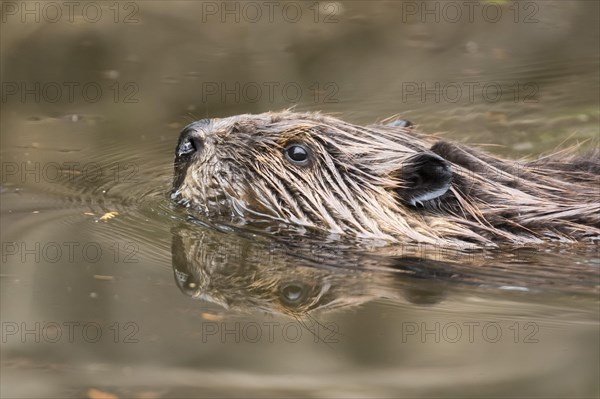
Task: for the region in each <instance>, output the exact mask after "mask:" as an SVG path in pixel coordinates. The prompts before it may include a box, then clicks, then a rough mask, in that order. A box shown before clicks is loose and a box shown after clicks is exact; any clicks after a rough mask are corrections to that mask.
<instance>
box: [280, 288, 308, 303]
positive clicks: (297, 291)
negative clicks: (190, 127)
mask: <svg viewBox="0 0 600 399" xmlns="http://www.w3.org/2000/svg"><path fill="white" fill-rule="evenodd" d="M279 293H280V294H281V295H280V297H281V300H282V302H284V303H285V304H287V305H299V304H300V303H301V302H302V301H303V300H304V298H305V297H306V293H307V290H306V287H305V286H304V284H302V283H288V284H285V285H284V286H282V287H281V288H280V289H279Z"/></svg>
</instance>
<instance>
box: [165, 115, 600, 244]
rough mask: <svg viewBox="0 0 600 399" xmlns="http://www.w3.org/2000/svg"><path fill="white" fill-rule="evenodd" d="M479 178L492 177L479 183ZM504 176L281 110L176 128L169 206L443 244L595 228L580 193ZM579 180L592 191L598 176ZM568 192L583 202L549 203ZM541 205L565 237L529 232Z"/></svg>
mask: <svg viewBox="0 0 600 399" xmlns="http://www.w3.org/2000/svg"><path fill="white" fill-rule="evenodd" d="M486 167H487V171H488V172H489V170H493V171H494V176H490V175H489V174H486V173H483V172H482V168H486ZM509 169H510V168H508V167H507V164H506V163H503V162H502V161H501V160H499V159H497V158H493V157H491V156H489V155H487V154H483V153H481V154H479V153H477V152H475V151H473V150H472V149H469V148H466V149H465V148H462V147H459V146H455V145H451V144H449V143H445V142H439V141H438V140H437V138H435V137H429V136H424V135H421V134H418V133H416V132H413V131H412V129H411V128H410V127H407V126H404V125H398V124H391V125H389V126H384V125H371V126H366V127H362V126H357V125H353V124H350V123H346V122H343V121H341V120H339V119H336V118H333V117H329V116H324V115H321V114H319V113H294V112H289V111H285V112H277V113H264V114H259V115H239V116H233V117H229V118H223V119H204V120H200V121H197V122H194V123H192V124H190V125H188V126H187V127H185V128H184V129H183V131H182V132H181V135H180V137H179V142H178V144H177V147H176V154H175V175H174V182H173V189H172V193H171V197H172V199H173V200H175V201H176V202H178V203H180V204H183V205H185V206H187V207H188V208H190V209H192V210H193V211H194V212H196V213H200V214H204V215H207V216H209V217H211V218H225V219H227V220H228V221H233V222H242V223H258V222H265V221H268V222H270V223H285V224H289V225H294V226H302V227H305V228H314V229H320V230H326V231H328V232H332V233H339V234H353V235H356V236H362V237H376V238H384V239H393V240H402V241H412V242H426V243H434V244H442V245H447V244H464V243H475V244H477V245H485V244H490V243H491V242H492V241H491V238H499V239H508V240H512V241H528V242H529V241H536V240H537V241H539V240H540V239H542V238H544V237H549V236H552V238H559V239H564V238H569V237H570V236H571V235H572V234H574V232H576V231H582V229H581V228H579V227H578V226H576V225H574V224H573V222H576V221H578V220H577V217H579V219H582V218H583V223H584V224H588V225H591V224H593V223H597V220H596V219H597V218H598V217H596V219H594V220H592V219H589V218H590V217H592V216H591V215H593V213H594V212H593V208H594V206H592V208H591V209H592V212H591V213H590V212H589V209H588V210H584V208H585V206H584V205H585V204H582V203H581V201H582V199H583V198H585V199H586V201H587V203H588V205H589V204H590V203H591V204H595V209H596V210H598V209H600V208H598V195H597V194H596V195H595V196H593V195H592V197H590V196H589V195H590V194H591V193H592V190H591V188H590V190H589V191H588V192H587V193H582V188H581V187H582V186H581V183H580V182H573V181H567V180H568V179H564V180H565V181H560V182H559V183H560V184H558V183H556V184H553V182H552V177H551V176H549V175H548V171H545V170H542V173H537V174H536V171H530V170H529V169H527V168H523V167H521V169H520V174H519V176H518V177H519V179H520V181H519V182H518V183H517V182H516V181H515V176H516V174H515V173H514V172H513V171H511V170H509ZM565 173H567V172H565ZM565 176H566V175H565ZM528 179H531V181H530V180H528ZM590 179H592V180H593V179H595V180H594V182H597V181H598V179H597V175H596V177H595V178H592V177H590ZM592 180H590V181H589V182H590V183H591V182H592ZM577 183H579V184H580V186H579V188H578V189H577V190H575V191H576V192H579V193H581V194H586V195H581V196H580V197H577V198H570V199H569V198H566V197H565V198H560V195H561V193H565V196H568V195H569V194H568V193H569V192H573V186H572V185H574V184H577ZM518 185H520V186H519V187H517V186H518ZM569 185H571V186H569ZM548 187H549V191H545V189H546V188H548ZM590 187H591V186H590ZM594 198H595V202H591V201H594ZM547 206H549V207H550V209H551V210H550V214H552V213H555V214H561V213H562V215H563V216H569V215H568V214H569V212H570V216H571V219H569V220H564V219H562V220H563V222H565V224H564V226H562V227H564V228H562V227H561V226H551V225H550V224H551V223H552V219H553V218H551V217H545V221H546V223H547V225H546V226H545V227H544V228H543V229H541V228H539V227H538V228H531V226H532V223H530V222H531V221H532V220H533V225H534V227H535V220H536V219H535V218H536V217H542V212H541V209H542V208H543V207H547ZM588 208H589V207H588ZM565 212H566V213H565ZM548 215H549V214H548ZM548 215H546V216H548ZM531 217H533V219H531ZM586 217H587V218H588V219H586ZM529 219H531V220H529ZM556 219H561V218H560V217H557V218H556ZM528 220H529V222H527V221H528ZM538 220H539V219H538ZM539 224H540V223H539V222H538V225H539ZM542 230H543V231H542ZM592 230H593V231H592ZM590 231H591V233H592V234H598V229H597V228H592V229H591V230H590V229H588V230H587V233H590Z"/></svg>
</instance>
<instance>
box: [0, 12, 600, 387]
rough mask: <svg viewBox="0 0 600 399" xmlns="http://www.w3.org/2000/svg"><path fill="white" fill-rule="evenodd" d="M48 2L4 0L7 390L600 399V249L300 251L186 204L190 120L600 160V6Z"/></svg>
mask: <svg viewBox="0 0 600 399" xmlns="http://www.w3.org/2000/svg"><path fill="white" fill-rule="evenodd" d="M48 4H51V3H36V2H28V3H27V4H26V3H23V2H3V3H2V15H1V17H2V25H1V28H2V32H1V78H2V114H1V152H0V155H1V164H2V181H1V192H0V199H1V212H2V213H1V214H2V219H1V233H2V237H1V241H2V261H1V269H0V270H1V274H0V288H1V292H0V295H1V320H2V343H1V344H2V350H1V355H0V356H1V367H2V370H1V377H0V378H1V387H2V388H1V389H2V392H1V395H2V397H6V398H12V397H27V398H31V397H81V396H84V397H85V396H87V397H93V398H94V397H96V398H98V397H102V395H115V396H116V397H120V398H126V397H139V398H162V397H241V396H243V397H265V396H271V397H275V396H276V397H282V396H283V397H349V396H352V397H492V396H493V397H500V396H502V397H504V396H519V397H525V396H526V397H549V396H552V397H570V398H574V397H598V395H599V394H600V383H599V380H598V375H599V372H600V364H599V358H600V345H599V342H600V339H599V338H600V336H599V335H600V329H599V304H600V302H599V298H598V295H599V292H600V273H599V268H600V259H599V258H600V256H599V248H598V246H593V247H589V246H588V247H585V246H575V247H556V246H553V247H542V248H518V249H505V250H502V251H485V252H470V253H456V252H452V251H441V250H439V249H431V248H425V247H410V246H395V247H389V246H385V245H383V243H377V242H375V243H374V242H351V241H347V240H345V241H336V240H333V239H329V240H326V239H322V238H319V237H291V238H290V237H288V238H287V239H286V238H284V237H282V236H278V237H272V236H269V235H265V234H261V232H256V231H234V230H227V229H224V228H222V227H221V228H219V227H217V226H211V225H210V224H206V223H203V222H200V221H195V220H190V219H189V218H188V217H187V215H186V214H185V212H183V211H181V210H180V209H177V208H175V207H173V206H172V205H171V204H170V203H169V200H168V195H167V193H168V191H169V186H170V180H171V173H172V158H173V149H174V146H175V143H176V139H177V136H178V132H179V130H180V129H181V127H183V126H184V125H186V124H187V123H189V122H190V121H191V120H194V119H199V118H203V117H220V116H226V115H231V114H236V113H243V112H263V111H267V110H277V109H283V108H287V107H292V106H294V107H296V109H299V110H322V111H324V112H328V113H333V114H336V115H339V116H340V117H342V118H344V119H347V120H349V121H352V122H356V123H372V122H374V121H377V120H381V119H383V118H385V117H389V116H390V115H394V114H399V115H401V116H402V117H405V118H408V119H411V120H412V121H414V122H416V123H418V124H419V127H420V129H421V130H423V131H427V132H444V133H445V134H446V136H447V137H449V138H452V139H455V140H460V141H464V142H468V143H471V144H476V143H478V144H490V146H489V150H490V151H493V152H495V153H497V154H501V155H504V156H511V157H515V158H528V157H533V156H535V155H537V154H539V153H542V152H545V151H549V150H552V149H554V148H556V147H557V146H568V145H571V144H575V143H578V142H579V143H583V144H582V146H583V147H584V148H585V147H589V146H591V145H593V144H592V143H593V141H589V140H588V139H594V138H596V139H597V138H598V135H599V134H600V129H599V125H598V122H599V119H600V112H599V100H598V93H599V88H600V79H599V76H598V68H599V66H600V61H599V54H598V48H599V37H600V35H599V33H600V32H599V29H600V28H599V27H600V22H599V21H598V15H599V8H598V7H599V6H598V3H597V2H590V1H568V2H566V1H557V2H552V1H537V2H519V3H516V2H511V1H501V2H480V3H475V4H474V5H473V8H472V10H471V11H472V18H471V17H470V16H469V15H470V14H469V10H468V9H467V8H465V7H466V6H464V5H463V3H462V2H433V1H430V2H401V1H393V2H392V1H391V2H383V1H371V2H366V1H365V2H361V1H348V2H322V3H320V4H317V3H313V2H285V3H277V2H276V3H274V5H272V6H268V5H265V4H264V3H263V2H230V3H227V5H223V3H221V2H204V3H203V2H194V1H174V2H166V1H152V2H150V1H147V2H127V3H125V2H124V3H110V2H89V3H85V4H86V5H84V3H82V4H81V5H79V6H74V7H75V8H73V9H72V10H71V9H69V8H67V7H66V6H64V5H62V3H52V4H55V5H48ZM36 7H37V8H36ZM53 7H54V8H53ZM269 7H272V9H271V8H269ZM57 10H58V11H57ZM98 10H100V11H99V12H100V13H98ZM427 10H429V11H430V12H429V13H427V12H426V11H427ZM457 11H458V12H459V13H460V14H456V12H457ZM57 12H58V14H57ZM498 13H499V14H498ZM71 17H72V18H71ZM436 19H437V20H436ZM108 397H111V396H108Z"/></svg>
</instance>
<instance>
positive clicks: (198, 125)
mask: <svg viewBox="0 0 600 399" xmlns="http://www.w3.org/2000/svg"><path fill="white" fill-rule="evenodd" d="M208 123H209V120H208V119H202V120H199V121H196V122H194V123H191V124H189V125H187V126H186V127H185V128H184V129H183V130H182V131H181V134H180V135H179V142H178V143H177V149H176V150H175V152H176V153H177V156H182V155H190V154H192V153H194V152H200V151H202V148H203V147H204V134H203V132H202V127H206V125H207V124H208Z"/></svg>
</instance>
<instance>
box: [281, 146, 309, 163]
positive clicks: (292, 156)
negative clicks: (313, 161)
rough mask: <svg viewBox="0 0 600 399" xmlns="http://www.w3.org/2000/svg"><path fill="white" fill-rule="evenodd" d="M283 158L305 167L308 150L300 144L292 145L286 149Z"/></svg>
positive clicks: (307, 159) (307, 160)
mask: <svg viewBox="0 0 600 399" xmlns="http://www.w3.org/2000/svg"><path fill="white" fill-rule="evenodd" d="M285 157H286V158H287V159H288V161H290V162H291V163H293V164H296V165H306V164H308V162H309V152H308V149H307V148H306V147H304V146H302V145H300V144H292V145H290V146H288V147H286V149H285Z"/></svg>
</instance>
